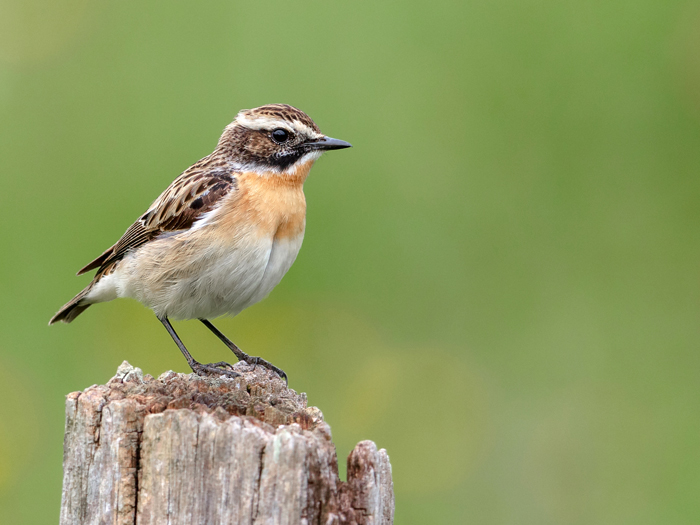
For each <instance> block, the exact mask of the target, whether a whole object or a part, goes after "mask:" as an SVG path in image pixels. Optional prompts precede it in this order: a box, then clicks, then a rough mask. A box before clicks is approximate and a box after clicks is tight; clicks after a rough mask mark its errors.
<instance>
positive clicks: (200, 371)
mask: <svg viewBox="0 0 700 525" xmlns="http://www.w3.org/2000/svg"><path fill="white" fill-rule="evenodd" d="M190 367H191V368H192V371H193V372H194V373H195V374H197V375H198V376H203V377H207V376H226V377H230V378H232V379H233V378H234V377H239V376H240V375H241V374H239V373H238V372H234V371H233V365H232V364H230V363H227V362H225V361H219V362H218V363H207V364H206V365H205V364H202V363H198V362H197V361H195V362H194V363H193V364H191V365H190Z"/></svg>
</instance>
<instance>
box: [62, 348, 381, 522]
mask: <svg viewBox="0 0 700 525" xmlns="http://www.w3.org/2000/svg"><path fill="white" fill-rule="evenodd" d="M235 370H236V371H237V372H239V373H240V374H241V377H237V378H236V379H227V378H223V377H221V378H202V377H198V376H196V375H194V374H189V375H186V374H176V373H175V372H166V373H165V374H163V375H161V376H160V377H159V378H158V379H155V378H153V377H151V376H149V375H146V376H144V375H143V374H142V372H141V370H140V369H139V368H135V367H133V366H131V365H129V363H127V362H126V361H124V363H122V365H121V366H120V367H119V369H118V370H117V374H116V375H115V376H114V377H113V378H112V379H111V380H110V381H109V382H108V383H107V384H106V385H93V386H91V387H90V388H88V389H86V390H85V391H83V392H73V393H71V394H69V395H68V396H67V399H66V433H65V438H64V445H63V498H62V501H61V524H62V525H75V524H78V523H79V524H81V525H89V524H114V525H117V524H119V525H121V524H130V525H134V524H136V525H151V524H153V525H155V524H161V523H163V524H172V525H175V524H183V525H184V524H187V525H198V524H202V525H204V524H206V525H210V524H211V525H215V524H278V523H279V524H296V523H303V524H309V525H311V524H324V525H326V524H341V523H348V524H358V525H359V524H374V525H379V524H391V523H393V518H394V493H393V484H392V480H391V465H390V464H389V456H388V455H387V453H386V451H385V450H383V449H382V450H377V447H376V446H375V444H374V443H373V442H371V441H362V442H360V443H359V444H358V445H357V446H356V447H355V449H354V450H353V451H352V452H351V453H350V456H349V457H348V481H347V482H343V481H340V479H339V478H338V463H337V457H336V452H335V446H334V445H333V443H332V441H331V432H330V427H329V426H328V424H327V423H325V422H324V421H323V414H322V413H321V411H320V410H319V409H317V408H315V407H307V405H306V394H297V393H296V392H294V390H291V389H288V388H286V386H285V385H284V382H283V381H281V380H280V379H279V378H278V377H277V376H276V375H275V374H273V373H271V372H269V371H268V370H267V369H265V368H263V367H260V366H258V367H256V368H255V369H253V367H252V366H249V365H247V364H245V363H238V364H236V365H235Z"/></svg>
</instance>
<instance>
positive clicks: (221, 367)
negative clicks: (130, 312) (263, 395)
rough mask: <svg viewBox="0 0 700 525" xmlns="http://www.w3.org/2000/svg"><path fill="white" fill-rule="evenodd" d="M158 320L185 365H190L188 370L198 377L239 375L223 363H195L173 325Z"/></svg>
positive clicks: (164, 319)
mask: <svg viewBox="0 0 700 525" xmlns="http://www.w3.org/2000/svg"><path fill="white" fill-rule="evenodd" d="M158 320H159V321H160V322H161V323H163V326H164V327H165V329H166V330H167V331H168V333H169V334H170V337H172V338H173V341H175V344H176V345H177V347H178V348H179V349H180V352H182V355H184V356H185V359H187V364H188V365H190V368H191V369H192V371H193V372H194V373H195V374H197V375H198V376H206V375H225V376H227V377H238V376H239V375H240V374H239V373H237V372H234V371H233V370H231V365H230V364H228V363H224V362H223V361H222V362H220V363H209V364H207V365H203V364H202V363H199V362H197V361H195V359H194V357H192V355H191V354H190V353H189V351H188V350H187V348H185V345H184V344H183V343H182V340H181V339H180V337H179V336H178V335H177V333H176V332H175V329H174V328H173V325H171V324H170V321H169V320H168V318H167V317H159V318H158ZM226 367H228V368H226Z"/></svg>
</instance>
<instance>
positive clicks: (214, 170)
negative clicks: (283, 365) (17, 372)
mask: <svg viewBox="0 0 700 525" xmlns="http://www.w3.org/2000/svg"><path fill="white" fill-rule="evenodd" d="M349 147H351V144H350V143H348V142H345V141H343V140H339V139H334V138H331V137H328V136H326V135H324V134H323V133H321V130H320V129H319V127H318V126H317V125H316V123H315V122H314V121H313V120H312V119H311V118H310V117H309V116H308V115H307V114H306V113H304V112H303V111H301V110H299V109H297V108H295V107H293V106H290V105H287V104H267V105H264V106H260V107H257V108H254V109H248V110H245V109H244V110H241V111H239V112H238V114H237V115H236V118H235V119H234V120H233V122H231V124H229V125H228V126H226V128H225V129H224V131H223V133H222V135H221V138H220V139H219V141H218V144H217V146H216V148H215V149H214V151H213V152H212V153H211V154H210V155H207V156H206V157H204V158H203V159H201V160H199V161H198V162H196V163H195V164H193V165H192V166H191V167H190V168H188V169H187V170H185V171H184V172H183V173H182V174H180V176H178V177H177V178H176V179H175V180H174V181H173V182H172V183H171V184H170V185H169V186H168V187H167V188H166V189H165V191H163V193H161V194H160V196H159V197H158V198H157V199H156V200H155V201H154V202H153V204H151V206H150V207H149V208H148V209H147V210H146V212H145V213H144V214H143V215H141V216H140V217H139V218H138V220H136V222H134V223H133V224H132V225H131V226H129V228H128V229H127V230H126V232H125V233H124V235H123V236H122V237H121V238H120V239H119V240H118V241H117V242H116V243H115V244H114V245H113V246H112V247H110V248H109V249H107V250H106V251H105V252H104V253H103V254H102V255H100V256H99V257H97V258H96V259H94V260H93V261H92V262H90V263H88V264H87V265H85V266H84V267H83V268H82V269H80V270H79V271H78V275H82V274H84V273H86V272H89V271H91V270H95V269H96V270H97V272H96V274H95V276H94V278H93V279H92V281H91V282H90V284H88V285H87V286H86V287H85V289H83V290H82V291H81V292H80V293H78V294H77V295H76V296H75V297H74V298H73V299H71V300H70V301H68V302H67V303H66V304H65V305H64V306H63V307H61V309H60V310H59V311H58V312H57V313H56V315H54V316H53V317H52V318H51V320H50V321H49V325H52V324H54V323H57V322H59V321H60V322H64V323H70V322H72V321H73V320H74V319H75V318H76V317H78V316H79V315H80V314H81V313H83V312H84V311H85V310H86V309H88V308H89V307H90V306H92V305H93V304H97V303H102V302H106V301H111V300H113V299H117V298H122V297H128V298H132V299H136V300H137V301H139V302H140V303H142V304H143V305H145V306H146V307H148V308H150V309H151V310H152V311H153V312H154V313H155V315H156V317H157V318H158V320H159V321H160V322H161V323H162V324H163V326H164V327H165V329H166V330H167V331H168V333H169V334H170V337H171V338H172V339H173V341H174V342H175V344H176V345H177V347H178V348H179V349H180V351H181V352H182V354H183V355H184V357H185V359H186V360H187V363H188V365H189V366H190V368H191V369H192V371H193V372H194V373H195V374H197V375H200V376H207V375H210V376H211V375H218V376H228V377H236V376H238V374H237V373H236V372H234V371H233V367H232V365H230V364H229V363H227V362H225V361H220V362H217V363H208V364H203V363H200V362H198V361H196V360H195V359H194V358H193V357H192V355H191V354H190V352H189V351H188V350H187V348H186V347H185V345H184V344H183V342H182V340H181V339H180V337H179V336H178V335H177V333H176V332H175V330H174V329H173V326H172V324H171V322H170V320H171V319H173V320H189V319H197V320H199V321H201V322H202V323H203V324H204V325H205V326H206V327H207V328H208V329H209V330H211V331H212V332H213V333H214V334H215V335H216V336H217V337H218V338H219V339H220V340H221V341H222V342H223V343H224V345H226V346H227V347H228V348H229V349H230V350H231V351H232V352H233V353H234V354H235V356H236V357H237V358H238V360H239V361H245V362H247V363H249V364H252V365H255V366H257V365H261V366H264V367H266V368H268V369H270V370H272V371H274V372H275V373H277V375H279V376H280V377H281V378H283V379H284V380H285V382H286V381H287V380H288V379H287V374H286V373H285V372H284V371H283V370H282V369H280V368H278V367H276V366H274V365H273V364H272V363H270V362H268V361H266V360H264V359H262V358H260V357H253V356H249V355H248V354H246V353H245V352H243V351H242V350H241V349H240V348H238V346H236V345H235V344H234V343H233V342H232V341H231V340H230V339H228V338H227V337H226V336H225V335H224V334H223V333H222V332H221V331H219V330H218V329H217V328H216V327H215V326H214V325H213V324H212V322H211V320H212V319H215V318H217V317H221V316H224V315H229V316H235V315H237V314H238V313H240V312H241V311H243V310H244V309H245V308H248V307H249V306H252V305H253V304H255V303H257V302H259V301H261V300H262V299H264V298H265V297H267V295H268V294H269V293H270V292H271V291H272V289H273V288H274V287H275V286H277V284H278V283H279V282H280V280H281V279H282V277H283V276H284V275H285V274H286V273H287V271H288V270H289V269H290V267H291V266H292V264H293V263H294V260H295V259H296V257H297V254H298V253H299V249H300V248H301V244H302V240H303V238H304V230H305V227H306V199H305V196H304V191H303V186H304V181H305V180H306V178H307V176H308V175H309V171H310V170H311V167H312V166H313V164H314V163H315V162H316V160H318V158H319V157H320V156H321V155H322V154H323V153H324V152H326V151H330V150H336V149H344V148H349Z"/></svg>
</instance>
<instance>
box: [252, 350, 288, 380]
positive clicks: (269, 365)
mask: <svg viewBox="0 0 700 525" xmlns="http://www.w3.org/2000/svg"><path fill="white" fill-rule="evenodd" d="M241 361H245V362H246V363H248V364H249V365H253V370H255V367H256V366H258V365H260V366H262V367H265V368H267V369H268V370H272V371H273V372H274V373H275V374H277V375H278V376H280V379H284V386H288V385H289V380H288V379H287V374H286V373H285V372H284V370H282V369H281V368H277V367H276V366H275V365H273V364H272V363H270V362H269V361H266V360H265V359H263V358H262V357H256V356H252V355H248V354H244V355H243V359H241Z"/></svg>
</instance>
